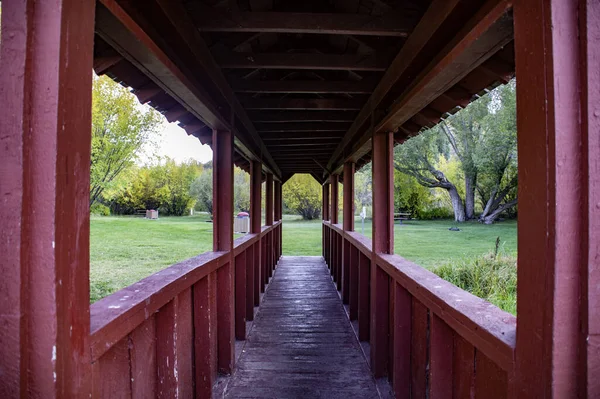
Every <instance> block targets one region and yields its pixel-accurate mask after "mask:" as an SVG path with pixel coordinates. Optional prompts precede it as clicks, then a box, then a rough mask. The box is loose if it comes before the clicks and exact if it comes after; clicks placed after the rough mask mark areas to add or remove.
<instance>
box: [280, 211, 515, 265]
mask: <svg viewBox="0 0 600 399" xmlns="http://www.w3.org/2000/svg"><path fill="white" fill-rule="evenodd" d="M450 227H458V228H459V229H460V231H450V230H448V229H449V228H450ZM355 231H357V232H359V233H362V231H363V227H362V222H361V220H360V219H358V218H357V219H356V221H355ZM364 234H365V235H366V236H368V237H371V221H370V220H367V221H365V225H364ZM497 237H500V247H499V252H501V253H503V254H506V255H516V253H517V222H516V221H514V220H511V221H504V222H500V223H496V224H493V225H483V224H481V223H478V222H467V223H461V224H457V223H455V222H454V221H451V220H426V221H425V220H410V221H404V222H403V223H402V224H400V223H399V222H396V224H395V228H394V250H395V253H396V254H398V255H401V256H403V257H405V258H407V259H409V260H412V261H414V262H416V263H418V264H419V265H421V266H423V267H426V268H433V267H437V266H439V265H441V264H443V263H447V262H448V261H451V260H453V259H463V258H467V257H473V256H480V255H483V254H486V253H489V252H492V251H493V250H494V247H495V246H496V239H497ZM283 253H284V255H321V222H320V221H302V220H301V219H299V218H297V217H291V216H286V217H284V228H283Z"/></svg>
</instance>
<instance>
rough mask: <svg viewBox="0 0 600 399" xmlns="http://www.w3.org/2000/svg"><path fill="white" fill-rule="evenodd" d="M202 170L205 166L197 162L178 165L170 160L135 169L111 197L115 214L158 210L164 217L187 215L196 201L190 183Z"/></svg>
mask: <svg viewBox="0 0 600 399" xmlns="http://www.w3.org/2000/svg"><path fill="white" fill-rule="evenodd" d="M202 170H203V168H202V165H201V164H198V163H196V162H193V161H189V162H184V163H182V164H177V163H175V161H173V160H171V159H166V160H165V161H164V162H162V163H157V164H154V165H148V166H144V167H140V168H134V169H133V170H132V172H131V173H130V174H128V176H127V177H128V179H127V181H126V182H125V185H124V186H123V187H122V188H121V190H119V191H118V192H116V193H115V194H114V197H113V198H112V202H111V207H112V210H113V213H115V214H132V213H134V212H135V210H136V209H158V210H159V211H160V213H161V214H162V215H165V216H166V215H173V216H182V215H185V214H187V213H188V212H189V210H190V208H191V207H193V206H194V203H195V201H196V200H195V198H194V197H193V196H192V195H191V194H190V185H191V184H192V182H193V181H194V179H195V178H196V177H197V176H198V175H200V173H201V172H202Z"/></svg>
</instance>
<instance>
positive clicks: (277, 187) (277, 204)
mask: <svg viewBox="0 0 600 399" xmlns="http://www.w3.org/2000/svg"><path fill="white" fill-rule="evenodd" d="M273 185H274V187H273V197H274V198H273V203H274V204H273V207H274V214H275V215H274V219H275V221H279V220H281V182H280V181H275V182H273Z"/></svg>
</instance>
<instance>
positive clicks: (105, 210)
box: [90, 202, 110, 216]
mask: <svg viewBox="0 0 600 399" xmlns="http://www.w3.org/2000/svg"><path fill="white" fill-rule="evenodd" d="M90 213H91V214H92V215H98V216H110V208H109V207H107V206H106V205H104V204H100V203H98V202H96V203H95V204H93V205H92V206H90Z"/></svg>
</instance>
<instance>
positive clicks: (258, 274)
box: [253, 240, 262, 306]
mask: <svg viewBox="0 0 600 399" xmlns="http://www.w3.org/2000/svg"><path fill="white" fill-rule="evenodd" d="M261 247H262V245H261V241H260V240H258V242H256V243H255V244H254V251H253V252H254V306H258V305H259V304H260V293H261V285H262V284H261V280H262V268H261V254H260V252H261Z"/></svg>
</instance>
